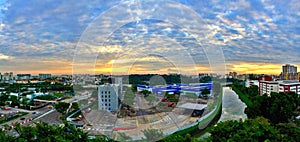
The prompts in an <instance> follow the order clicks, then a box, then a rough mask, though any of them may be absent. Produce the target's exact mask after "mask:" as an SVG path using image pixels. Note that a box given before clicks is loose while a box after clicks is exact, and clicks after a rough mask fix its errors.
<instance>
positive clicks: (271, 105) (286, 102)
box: [245, 92, 299, 124]
mask: <svg viewBox="0 0 300 142" xmlns="http://www.w3.org/2000/svg"><path fill="white" fill-rule="evenodd" d="M252 102H253V105H252V106H248V107H247V108H246V109H245V113H246V114H247V116H248V117H249V118H255V117H257V116H263V117H265V118H267V119H269V120H270V121H271V122H272V123H273V124H278V123H285V122H288V120H289V119H291V117H292V116H293V113H294V111H295V110H296V109H297V106H299V96H298V95H297V94H296V93H294V92H289V93H283V92H280V93H275V92H272V93H271V95H270V96H268V95H267V94H264V95H262V96H255V97H254V98H253V99H252Z"/></svg>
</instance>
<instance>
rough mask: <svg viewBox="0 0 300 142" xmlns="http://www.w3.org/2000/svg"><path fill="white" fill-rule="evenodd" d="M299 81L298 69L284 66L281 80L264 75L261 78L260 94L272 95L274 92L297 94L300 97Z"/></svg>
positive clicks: (287, 65) (288, 65)
mask: <svg viewBox="0 0 300 142" xmlns="http://www.w3.org/2000/svg"><path fill="white" fill-rule="evenodd" d="M299 79H300V78H299V77H298V73H297V67H296V66H293V65H290V64H286V65H284V66H282V73H281V74H280V80H278V79H276V78H274V77H273V76H269V75H263V76H261V77H260V78H259V86H258V87H259V94H260V95H263V94H268V95H270V94H271V93H272V92H277V93H279V92H295V93H296V94H298V95H300V82H299Z"/></svg>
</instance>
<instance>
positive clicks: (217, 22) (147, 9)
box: [0, 0, 300, 74]
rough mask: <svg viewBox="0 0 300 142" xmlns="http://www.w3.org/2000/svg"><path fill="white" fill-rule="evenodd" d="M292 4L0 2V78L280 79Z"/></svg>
mask: <svg viewBox="0 0 300 142" xmlns="http://www.w3.org/2000/svg"><path fill="white" fill-rule="evenodd" d="M299 23H300V2H299V1H298V0H288V1H282V0H251V1H247V0H211V1H206V0H170V1H166V0H164V1H163V0H150V1H147V2H145V1H141V0H129V1H128V0H119V1H118V0H113V1H112V0H90V1H86V0H76V1H74V0H72V1H71V0H64V1H61V0H43V1H40V0H26V1H24V0H0V43H1V44H0V46H1V48H0V72H10V71H12V72H14V73H15V74H17V73H31V74H38V73H52V74H72V73H97V74H98V73H105V74H109V73H113V74H114V73H115V74H128V73H187V74H195V73H201V72H212V71H220V70H221V71H224V70H225V72H229V71H236V72H238V73H265V74H279V73H280V72H281V66H282V65H283V64H293V65H296V66H299V65H300V58H299V55H300V46H299V45H300V24H299Z"/></svg>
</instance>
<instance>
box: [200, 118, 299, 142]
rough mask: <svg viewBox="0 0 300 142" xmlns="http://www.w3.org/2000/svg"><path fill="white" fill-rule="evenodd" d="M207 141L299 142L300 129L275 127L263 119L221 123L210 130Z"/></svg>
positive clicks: (291, 126)
mask: <svg viewBox="0 0 300 142" xmlns="http://www.w3.org/2000/svg"><path fill="white" fill-rule="evenodd" d="M210 133H211V137H209V138H208V139H206V140H207V141H214V142H223V141H253V142H254V141H259V142H263V141H294V142H296V141H299V140H300V128H299V127H297V126H294V125H291V124H284V123H279V124H276V125H273V124H271V123H269V120H268V119H266V118H263V117H257V118H255V119H246V120H245V121H241V120H240V121H236V120H230V121H225V122H220V123H218V124H217V126H216V127H213V128H212V129H211V130H210Z"/></svg>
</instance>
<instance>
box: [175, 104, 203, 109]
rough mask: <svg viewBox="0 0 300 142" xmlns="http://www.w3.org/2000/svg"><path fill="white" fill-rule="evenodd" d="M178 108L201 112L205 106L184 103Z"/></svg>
mask: <svg viewBox="0 0 300 142" xmlns="http://www.w3.org/2000/svg"><path fill="white" fill-rule="evenodd" d="M178 107H179V108H184V109H194V110H202V109H205V108H206V107H207V104H196V103H185V104H182V105H180V106H178Z"/></svg>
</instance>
